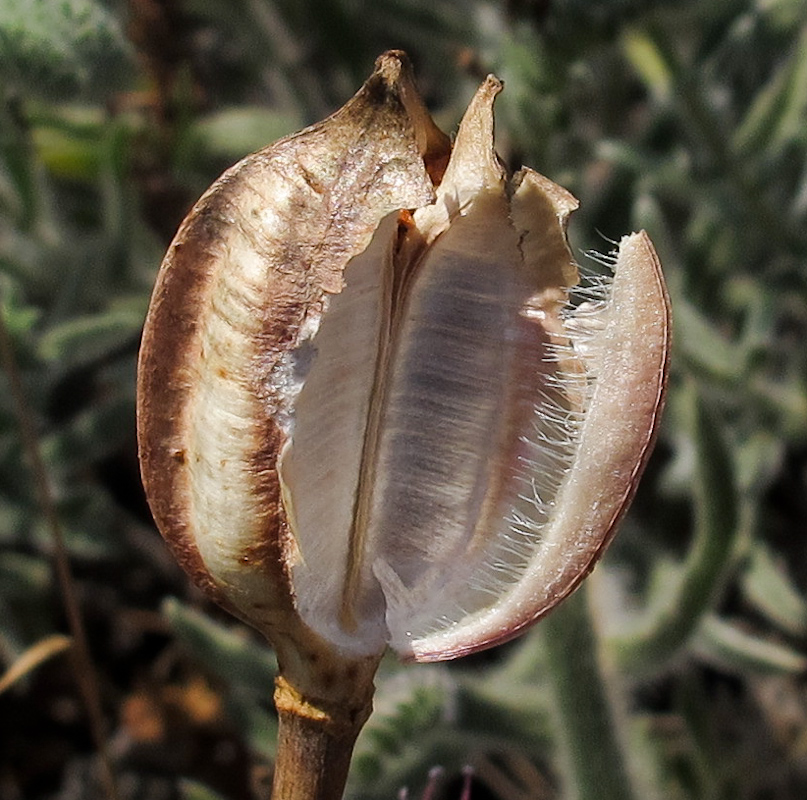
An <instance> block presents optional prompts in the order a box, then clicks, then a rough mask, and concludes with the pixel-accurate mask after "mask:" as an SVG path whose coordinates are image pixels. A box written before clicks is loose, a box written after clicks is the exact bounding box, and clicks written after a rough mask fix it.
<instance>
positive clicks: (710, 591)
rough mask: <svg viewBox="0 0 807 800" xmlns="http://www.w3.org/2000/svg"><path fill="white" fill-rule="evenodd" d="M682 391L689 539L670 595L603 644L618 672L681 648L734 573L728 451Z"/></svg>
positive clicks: (650, 666)
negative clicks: (690, 448)
mask: <svg viewBox="0 0 807 800" xmlns="http://www.w3.org/2000/svg"><path fill="white" fill-rule="evenodd" d="M686 392H687V403H688V404H689V407H690V408H689V412H690V414H689V416H690V425H691V430H692V441H693V442H694V444H695V468H694V472H693V481H692V495H693V504H694V508H695V520H694V522H695V525H694V532H693V538H692V543H691V545H690V547H689V552H688V553H687V557H686V559H685V561H684V564H683V566H682V568H681V572H680V575H679V577H678V584H677V586H676V587H675V589H674V592H672V593H670V595H669V596H667V597H665V598H664V602H663V604H657V607H656V608H652V610H651V612H650V613H649V614H648V615H647V617H646V619H645V621H644V623H643V624H642V625H641V626H640V627H639V628H638V629H637V630H634V631H631V632H629V633H627V634H625V635H622V636H619V637H616V638H615V639H614V640H613V641H612V642H610V643H609V647H610V648H611V651H612V652H613V654H614V657H615V659H616V661H617V663H618V664H619V667H620V669H622V670H624V671H627V672H631V673H648V672H652V671H653V670H654V669H657V668H658V667H659V666H660V665H662V664H664V663H665V662H667V661H668V660H669V659H670V658H671V657H672V656H673V655H674V654H675V653H676V652H677V651H678V650H679V649H680V648H681V647H683V646H684V645H685V644H686V643H687V642H688V641H689V639H690V637H691V636H692V635H693V633H694V632H695V631H696V630H697V628H698V626H699V625H700V624H701V621H702V620H703V619H704V617H705V615H706V614H707V612H708V611H709V610H710V609H712V608H713V607H714V605H715V602H716V601H717V599H718V598H719V597H720V595H721V592H722V590H723V587H724V586H725V584H726V582H727V580H728V578H729V577H730V575H731V574H732V573H733V572H734V570H735V569H736V558H735V557H734V555H735V552H736V550H737V548H738V543H739V542H740V541H741V534H742V532H743V526H741V525H740V520H739V518H738V500H737V497H738V494H737V488H736V480H735V477H734V469H733V465H732V462H731V456H730V452H729V449H728V445H727V443H726V442H725V441H724V438H723V435H722V432H721V429H720V425H719V422H718V421H717V420H716V419H713V418H712V416H711V415H710V414H709V412H708V409H707V408H706V407H705V405H704V403H703V401H702V400H701V399H700V397H699V396H698V393H697V390H696V387H695V386H694V385H692V384H690V385H688V386H687V387H686ZM652 605H653V604H652V601H651V607H652Z"/></svg>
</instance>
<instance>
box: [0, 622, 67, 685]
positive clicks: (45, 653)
mask: <svg viewBox="0 0 807 800" xmlns="http://www.w3.org/2000/svg"><path fill="white" fill-rule="evenodd" d="M71 644H73V640H72V639H71V638H70V637H69V636H63V635H62V634H60V633H54V634H52V635H51V636H46V637H45V638H44V639H41V640H40V641H38V642H37V643H36V644H33V645H31V646H30V647H29V648H27V649H26V650H25V652H24V653H22V655H20V656H19V658H17V659H16V660H15V661H14V663H13V664H12V665H11V666H10V667H9V668H8V669H7V670H6V671H5V672H4V673H3V674H2V675H0V694H2V693H3V692H5V691H6V690H7V689H10V688H11V687H12V686H13V685H14V684H15V683H16V682H17V681H19V680H21V679H22V678H24V677H25V676H26V675H27V674H28V673H29V672H32V671H33V670H35V669H36V668H37V667H38V666H39V665H40V664H42V663H44V662H45V661H47V660H48V659H49V658H53V656H55V655H58V654H59V653H62V652H64V651H65V650H67V649H68V648H69V647H70V645H71Z"/></svg>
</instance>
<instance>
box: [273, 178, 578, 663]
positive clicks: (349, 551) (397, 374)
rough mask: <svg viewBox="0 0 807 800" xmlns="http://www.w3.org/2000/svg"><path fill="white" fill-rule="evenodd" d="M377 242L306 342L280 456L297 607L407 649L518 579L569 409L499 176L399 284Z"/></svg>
mask: <svg viewBox="0 0 807 800" xmlns="http://www.w3.org/2000/svg"><path fill="white" fill-rule="evenodd" d="M391 239H394V236H390V235H389V232H387V240H388V241H389V240H391ZM381 241H382V237H381V236H377V237H376V239H374V243H375V248H376V249H375V252H372V253H370V252H369V251H368V252H367V253H365V254H363V255H362V256H360V257H358V258H356V259H354V260H353V261H352V262H351V263H350V264H349V265H348V267H347V270H346V272H345V281H346V286H345V289H344V290H343V291H342V293H341V294H338V295H335V296H334V297H332V298H331V300H330V305H329V308H328V310H327V313H326V314H325V315H324V318H323V322H322V325H321V327H320V329H319V331H318V332H317V334H316V336H315V337H314V339H313V340H312V341H311V342H310V343H309V344H308V345H307V346H308V347H309V348H311V351H310V352H309V354H308V356H307V357H309V358H310V359H311V368H310V371H309V373H308V375H307V376H306V378H305V384H304V386H303V389H302V391H301V393H300V395H299V398H298V401H297V404H296V413H295V419H294V425H293V434H292V441H291V445H290V446H288V447H287V449H286V451H285V452H284V454H283V458H282V463H281V475H282V479H283V483H284V486H285V487H286V491H287V496H288V497H290V499H291V505H292V509H291V518H292V519H291V521H292V526H293V529H294V531H295V535H296V537H297V541H298V544H299V546H300V551H301V558H302V561H301V563H299V564H298V565H296V566H295V567H294V572H293V581H294V587H295V593H296V596H297V603H298V608H299V610H300V613H301V615H302V617H303V619H305V620H306V621H307V622H308V623H309V624H310V625H311V626H312V627H314V628H315V629H316V630H318V631H319V632H320V633H322V634H324V635H325V636H327V637H328V638H329V639H330V640H331V641H334V642H337V643H339V644H341V645H342V646H344V647H346V648H349V649H354V648H356V647H361V648H364V647H368V648H371V647H374V646H376V643H377V642H378V641H381V642H389V643H391V644H392V645H393V646H396V647H398V648H399V649H405V643H406V641H407V640H411V639H413V638H418V637H419V636H422V635H426V634H428V633H431V632H433V631H435V630H440V629H442V628H444V627H447V626H449V625H451V624H452V623H454V622H456V621H458V620H460V619H462V618H463V617H464V616H465V615H467V614H469V613H474V612H477V611H479V610H481V609H484V608H486V607H487V606H489V605H491V604H492V603H493V602H494V600H495V597H496V594H497V592H499V591H501V589H502V588H503V587H506V586H507V585H509V584H512V583H513V582H515V581H517V580H518V579H519V577H520V575H521V573H522V572H523V569H524V568H525V567H526V565H527V563H528V562H529V560H530V558H531V556H532V554H533V552H534V550H535V548H536V547H538V546H540V543H541V527H542V525H543V524H544V523H545V522H546V519H547V517H548V515H549V514H550V513H551V507H552V502H553V499H554V496H555V494H556V493H557V491H558V488H559V486H560V484H561V483H562V481H563V478H564V476H565V474H566V472H567V471H568V468H569V465H570V463H571V460H572V455H573V452H574V447H575V443H576V439H577V429H578V424H579V408H578V407H576V406H575V404H574V403H573V402H571V401H569V400H567V399H566V394H567V389H568V385H567V384H568V381H569V380H571V381H572V382H573V381H574V377H573V376H570V377H568V376H567V377H563V376H560V377H559V371H560V365H561V364H562V363H563V361H564V359H565V358H566V357H567V355H568V353H567V352H566V351H565V348H567V345H565V344H564V343H563V342H562V341H559V340H558V339H557V337H556V338H555V339H554V340H553V339H552V337H551V336H550V335H549V334H548V333H547V331H546V329H545V326H544V325H543V321H542V313H543V312H541V310H540V309H536V308H534V307H531V306H530V296H531V292H532V289H531V284H532V282H531V280H530V275H529V271H528V269H527V267H525V266H524V264H523V261H522V258H521V254H520V251H519V237H518V234H517V233H516V231H515V230H514V229H513V228H512V226H511V225H510V223H509V217H508V205H507V200H506V198H505V196H504V193H503V192H500V191H483V192H481V193H480V194H479V195H478V197H477V199H476V200H475V201H474V203H473V204H472V205H471V207H470V208H469V209H468V210H467V212H466V213H465V214H464V215H463V216H460V217H457V218H455V219H454V220H453V221H452V223H451V225H450V226H449V227H448V230H447V231H446V232H445V233H443V234H442V235H441V236H440V237H438V239H437V240H436V241H435V242H434V243H433V245H432V246H431V247H430V248H429V249H428V252H427V255H426V257H425V258H424V259H423V261H422V263H420V264H419V265H417V266H416V268H415V269H414V271H413V273H412V276H411V279H410V280H408V282H406V283H405V284H404V286H405V289H404V290H403V291H401V292H400V296H396V297H393V296H392V295H391V292H392V287H393V286H398V285H399V284H397V283H396V282H395V277H394V275H393V274H392V269H393V261H392V258H391V257H389V254H387V253H383V252H380V248H381V247H382V245H381V244H380V243H381ZM370 250H373V246H372V245H371V248H370ZM396 291H398V290H397V289H396ZM393 309H394V312H393ZM368 419H369V420H373V419H374V420H375V421H376V422H375V423H373V422H370V424H368ZM360 476H361V480H360ZM359 489H360V491H361V492H362V493H363V495H362V496H358V495H357V491H358V490H359ZM359 508H361V509H363V510H362V511H361V513H360V514H359V517H358V520H357V518H356V516H355V515H356V510H357V509H359ZM351 571H352V572H353V573H354V574H355V573H358V576H359V577H358V578H357V579H350V578H346V576H347V575H348V574H349V573H350V572H351ZM346 607H347V609H348V611H349V612H350V613H348V614H347V615H346V614H345V609H346Z"/></svg>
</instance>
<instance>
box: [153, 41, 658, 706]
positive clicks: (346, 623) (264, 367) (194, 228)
mask: <svg viewBox="0 0 807 800" xmlns="http://www.w3.org/2000/svg"><path fill="white" fill-rule="evenodd" d="M501 88H502V86H501V83H500V82H499V81H498V80H496V79H495V78H493V77H489V78H488V79H487V80H486V81H485V82H484V83H483V85H482V86H481V88H480V89H479V91H478V92H477V94H476V96H475V97H474V99H473V100H472V102H471V105H470V107H469V108H468V111H467V112H466V114H465V117H464V119H463V121H462V123H461V125H460V128H459V132H458V134H457V137H456V140H455V142H454V144H453V147H452V146H451V143H450V141H449V139H448V138H447V137H446V136H445V135H444V134H443V133H441V132H440V131H439V130H438V129H437V128H436V127H435V125H434V123H433V122H432V120H431V118H430V117H429V115H428V112H427V111H426V109H425V107H424V105H423V103H422V101H421V99H420V97H419V96H418V94H417V90H416V89H415V86H414V83H413V80H412V77H411V74H410V68H409V66H408V62H407V61H406V59H405V56H404V55H403V54H401V53H397V52H390V53H387V54H385V55H383V56H381V58H380V59H379V60H378V62H377V64H376V69H375V72H374V73H373V75H372V76H371V77H370V78H369V80H368V81H367V83H366V84H365V85H364V86H363V87H362V89H361V90H360V91H359V92H358V94H357V95H356V96H355V97H354V98H353V99H352V100H350V101H349V102H348V103H347V104H346V105H345V106H344V107H343V108H342V109H341V110H339V111H337V112H336V113H335V114H334V115H333V116H331V117H330V118H328V119H327V120H325V121H324V122H322V123H320V124H318V125H315V126H313V127H311V128H308V129H306V130H304V131H302V132H300V133H298V134H295V135H293V136H290V137H288V138H286V139H283V140H281V141H279V142H277V143H275V144H273V145H271V146H270V147H267V148H266V149H264V150H262V151H260V152H258V153H256V154H254V155H252V156H249V157H247V158H246V159H244V160H243V161H241V162H240V163H239V164H237V165H236V166H235V167H233V168H232V169H230V170H229V171H227V172H226V173H225V174H224V175H223V176H222V177H221V178H220V179H219V180H218V181H217V182H216V183H215V184H214V185H213V186H212V187H211V188H210V189H209V190H208V192H207V193H206V194H205V195H204V196H203V197H202V198H201V200H200V201H199V202H198V203H197V204H196V206H195V207H194V209H193V210H192V211H191V213H190V214H189V216H188V217H187V219H186V220H185V222H184V223H183V224H182V227H181V228H180V230H179V232H178V233H177V236H176V238H175V239H174V242H173V244H172V245H171V248H170V250H169V251H168V254H167V256H166V258H165V261H164V263H163V266H162V269H161V271H160V275H159V278H158V282H157V286H156V289H155V292H154V296H153V299H152V304H151V308H150V311H149V316H148V320H147V323H146V328H145V333H144V338H143V347H142V352H141V359H140V368H139V389H138V415H139V437H140V457H141V463H142V471H143V478H144V482H145V486H146V490H147V493H148V497H149V501H150V503H151V507H152V510H153V513H154V516H155V519H156V521H157V524H158V525H159V527H160V530H161V531H162V533H163V535H164V536H165V538H166V539H167V540H168V542H169V544H170V545H171V547H172V549H173V551H174V553H175V554H176V556H177V558H178V559H179V561H180V563H181V564H182V565H183V567H184V568H185V569H186V570H187V571H188V572H189V573H190V575H191V577H192V578H193V579H194V580H195V581H196V582H197V583H198V584H199V585H200V586H201V587H202V588H203V589H205V590H206V591H207V592H208V593H209V594H210V595H211V596H212V597H214V598H215V599H216V600H218V601H219V602H220V603H222V604H223V605H225V606H226V607H228V608H229V609H231V610H232V611H233V612H234V613H235V614H237V615H238V616H240V617H241V618H243V619H244V620H246V621H248V622H249V623H251V624H252V625H254V626H255V627H256V628H258V629H260V630H261V631H262V632H264V633H265V634H266V636H267V637H268V638H269V639H270V640H271V641H272V642H273V643H274V645H275V647H276V648H277V650H278V653H279V657H280V664H281V670H282V671H283V672H284V673H285V674H286V676H287V678H288V679H289V681H291V682H292V683H293V684H294V687H295V689H296V690H297V691H299V692H300V693H301V694H302V695H303V696H309V695H316V696H318V697H320V698H321V697H324V696H325V695H326V694H327V692H328V691H330V689H328V688H327V687H328V686H332V685H333V684H334V682H337V683H338V682H339V681H338V679H337V678H336V677H335V675H336V674H337V673H338V674H339V675H344V676H346V675H347V674H348V673H350V674H352V675H353V676H354V678H355V674H356V670H357V669H359V671H361V669H363V667H362V668H359V667H357V666H356V665H366V671H367V672H369V673H371V672H372V670H373V669H374V668H375V665H376V663H377V660H378V658H379V657H380V654H381V653H382V652H383V651H384V649H385V648H386V647H387V646H390V647H392V648H393V649H394V650H395V651H396V652H397V653H398V654H400V655H401V656H403V657H404V658H408V659H414V660H417V661H435V660H440V659H448V658H454V657H456V656H460V655H463V654H466V653H471V652H473V651H476V650H479V649H481V648H485V647H488V646H491V645H494V644H497V643H499V642H503V641H505V640H507V639H510V638H512V637H513V636H515V635H517V634H518V633H519V632H521V631H522V630H523V629H524V628H526V627H527V626H528V625H530V624H532V623H533V622H535V620H537V619H538V618H539V617H540V616H541V615H543V614H544V613H546V612H547V611H548V610H549V609H551V608H552V607H553V606H554V605H555V604H556V603H558V602H559V601H560V600H561V599H562V598H563V597H564V596H566V595H567V594H568V593H569V592H570V591H572V589H573V588H574V587H575V586H576V585H577V584H578V583H579V582H580V581H581V580H582V578H583V577H584V576H585V575H586V574H587V573H588V571H589V570H590V569H591V567H592V565H593V564H594V562H595V560H596V559H597V557H598V556H599V555H600V553H601V552H602V550H603V548H604V547H605V545H606V544H607V542H608V541H609V540H610V538H611V537H612V535H613V533H614V529H615V526H616V524H617V522H618V520H619V518H620V516H621V515H622V514H623V513H624V511H625V508H626V506H627V505H628V503H629V501H630V499H631V496H632V494H633V492H634V489H635V487H636V484H637V481H638V479H639V476H640V473H641V471H642V468H643V466H644V463H645V461H646V458H647V456H648V453H649V450H650V448H651V444H652V441H653V438H654V431H655V429H656V422H657V419H658V415H659V411H660V407H661V403H662V397H663V394H664V387H665V382H666V371H667V360H668V346H669V309H668V303H667V297H666V292H665V288H664V283H663V278H662V275H661V272H660V268H659V263H658V260H657V257H656V255H655V252H654V250H653V247H652V244H651V243H650V240H649V239H648V237H647V236H646V235H645V234H644V233H638V234H633V235H631V236H627V237H625V238H624V239H623V241H622V243H621V246H620V248H619V252H618V255H617V256H616V261H615V274H614V277H613V281H612V282H609V283H608V285H606V284H605V283H602V282H601V283H600V284H599V285H598V289H597V290H596V291H594V292H593V294H592V297H589V298H588V300H587V302H582V303H580V302H577V303H576V304H575V303H570V293H571V292H572V291H573V290H574V288H575V287H576V285H577V284H578V271H577V268H576V267H575V265H574V263H573V260H572V258H571V255H570V252H569V249H568V246H567V243H566V235H565V229H566V222H567V218H568V216H569V214H570V213H571V212H572V211H573V210H574V209H575V208H576V207H577V201H576V200H575V199H574V198H573V197H572V196H571V195H570V194H569V193H568V192H567V191H566V190H565V189H562V188H561V187H559V186H557V185H556V184H554V183H553V182H551V181H550V180H548V179H547V178H545V177H543V176H541V175H539V174H537V173H536V172H533V171H532V170H530V169H522V170H521V171H520V172H518V173H516V174H515V175H514V176H508V175H507V174H506V173H505V171H504V170H503V169H502V166H501V165H500V163H499V161H498V159H497V157H496V153H495V151H494V146H493V101H494V98H495V96H496V95H497V94H498V92H499V91H500V90H501ZM323 663H327V664H329V665H331V671H330V675H329V677H328V678H327V679H326V678H324V677H323V668H322V664H323ZM340 664H341V665H345V664H348V665H352V667H351V670H352V672H351V670H347V672H345V671H343V672H339V669H337V667H336V666H334V665H340ZM325 672H327V670H325ZM291 676H294V677H293V679H292V677H291ZM343 682H344V683H346V684H349V683H350V682H351V679H350V678H349V677H344V680H343ZM326 684H327V686H326ZM345 692H349V689H348V688H345Z"/></svg>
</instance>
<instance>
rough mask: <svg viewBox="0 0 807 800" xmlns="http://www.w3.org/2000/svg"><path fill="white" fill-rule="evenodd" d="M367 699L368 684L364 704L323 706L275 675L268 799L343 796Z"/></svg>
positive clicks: (366, 712) (335, 798) (332, 799)
mask: <svg viewBox="0 0 807 800" xmlns="http://www.w3.org/2000/svg"><path fill="white" fill-rule="evenodd" d="M371 698H372V685H371V687H370V692H369V693H368V696H367V702H366V703H365V704H363V706H361V707H353V708H351V707H349V706H347V707H345V706H341V707H333V706H331V707H329V708H327V709H326V708H325V707H324V706H325V704H321V703H315V702H310V701H308V700H306V699H304V698H303V697H302V696H301V695H300V693H299V692H297V690H296V689H294V687H293V686H291V684H289V683H288V682H287V681H286V680H285V679H284V678H283V677H282V676H281V677H279V678H278V679H277V681H276V688H275V706H276V707H277V712H278V717H279V720H280V729H279V736H278V743H277V760H276V761H275V775H274V780H273V783H272V800H341V798H342V795H343V792H344V788H345V783H346V781H347V773H348V769H349V768H350V757H351V755H352V753H353V745H354V744H355V742H356V737H357V736H358V735H359V731H361V729H362V726H363V725H364V723H365V722H366V721H367V718H368V717H369V716H370V711H371V709H372V701H371ZM328 705H329V704H328Z"/></svg>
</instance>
